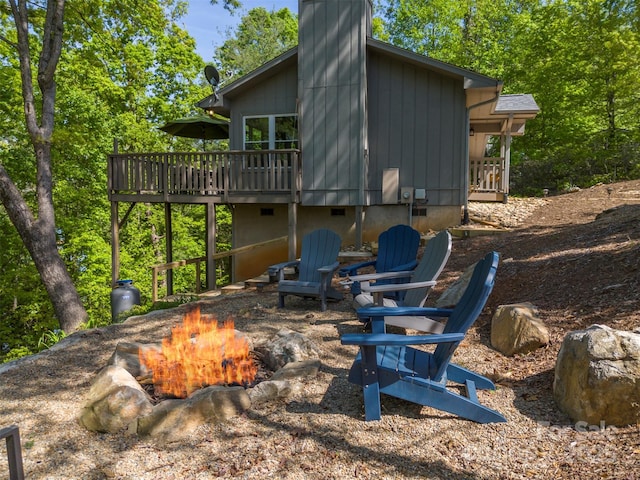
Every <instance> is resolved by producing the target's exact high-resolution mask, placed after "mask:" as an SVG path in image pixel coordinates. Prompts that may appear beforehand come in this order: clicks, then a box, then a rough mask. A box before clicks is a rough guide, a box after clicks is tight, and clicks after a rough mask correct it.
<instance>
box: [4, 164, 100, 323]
mask: <svg viewBox="0 0 640 480" xmlns="http://www.w3.org/2000/svg"><path fill="white" fill-rule="evenodd" d="M0 201H1V202H2V204H3V205H4V208H5V210H6V212H7V214H8V216H9V218H10V220H11V223H13V225H14V226H15V227H16V230H17V232H18V234H19V235H20V238H21V239H22V242H23V243H24V245H25V247H26V248H27V250H28V251H29V254H30V255H31V258H32V259H33V262H34V264H35V266H36V268H37V270H38V273H39V274H40V278H41V279H42V283H43V284H44V287H45V289H46V290H47V293H48V295H49V299H50V300H51V303H52V305H53V309H54V312H55V314H56V317H57V318H58V322H59V323H60V328H61V329H62V330H64V331H65V332H66V333H70V332H72V331H74V330H77V329H78V327H79V326H80V325H81V324H82V323H84V322H85V321H86V320H87V312H86V310H85V309H84V306H83V305H82V302H81V300H80V296H79V295H78V292H77V291H76V288H75V286H74V284H73V281H72V280H71V276H70V275H69V272H68V271H67V268H66V265H65V264H64V262H63V260H62V257H61V256H60V253H59V252H58V245H57V242H56V234H55V222H54V220H53V215H41V217H40V218H39V219H38V220H35V219H34V217H33V213H32V212H31V210H30V209H29V207H28V205H27V204H26V202H25V201H24V199H23V198H22V195H21V193H20V191H19V190H18V189H17V188H16V186H15V185H14V184H13V182H12V181H11V179H10V178H9V176H8V175H7V172H6V171H5V169H4V168H3V167H2V165H0ZM41 202H42V200H41ZM41 209H42V207H41ZM45 210H48V209H45ZM50 211H51V212H53V208H51V209H50Z"/></svg>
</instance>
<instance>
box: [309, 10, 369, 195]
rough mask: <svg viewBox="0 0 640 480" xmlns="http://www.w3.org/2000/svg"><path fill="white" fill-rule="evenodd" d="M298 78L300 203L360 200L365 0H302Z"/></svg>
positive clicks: (364, 131) (364, 144)
mask: <svg viewBox="0 0 640 480" xmlns="http://www.w3.org/2000/svg"><path fill="white" fill-rule="evenodd" d="M299 7H300V10H299V22H300V28H299V30H298V36H299V37H298V38H299V43H298V77H299V78H298V81H299V94H300V97H301V104H300V106H301V121H300V140H301V145H302V150H303V157H302V161H303V169H302V189H303V191H302V197H301V200H302V204H303V205H314V206H323V205H326V206H329V205H330V206H348V205H363V203H364V190H365V184H364V182H365V179H366V175H365V170H364V167H365V156H366V151H367V149H368V145H367V128H366V125H367V117H366V81H367V70H366V68H367V65H366V48H367V47H366V42H367V36H369V35H370V32H371V4H370V2H368V1H362V0H358V1H353V0H337V1H332V2H323V1H313V2H305V1H301V2H300V4H299Z"/></svg>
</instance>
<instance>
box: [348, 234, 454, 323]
mask: <svg viewBox="0 0 640 480" xmlns="http://www.w3.org/2000/svg"><path fill="white" fill-rule="evenodd" d="M449 255H451V234H450V233H449V232H448V231H446V230H442V231H441V232H439V233H438V234H437V235H436V236H435V237H433V238H432V239H431V240H429V242H428V243H427V246H426V247H425V249H424V252H423V253H422V258H421V259H420V263H419V264H418V266H417V267H416V268H415V270H413V271H410V272H388V273H382V274H369V275H357V276H355V277H353V278H354V279H357V280H359V281H360V288H361V289H362V293H361V294H359V295H356V297H355V298H354V300H353V303H354V306H355V307H356V309H358V311H359V309H361V308H366V307H373V306H384V307H422V306H423V305H424V303H425V302H426V300H427V296H428V295H429V292H430V291H431V288H432V287H433V286H435V284H436V280H437V279H438V276H439V275H440V273H441V272H442V270H443V269H444V266H445V265H446V263H447V260H448V259H449ZM405 274H408V275H410V277H409V279H408V281H406V282H405V283H402V284H388V283H382V284H379V282H378V279H379V278H380V277H382V278H392V277H394V276H397V277H403V276H404V275H405ZM372 280H374V281H375V284H373V285H372V284H370V281H372ZM394 290H395V291H399V292H403V293H404V295H402V300H394V299H391V298H385V296H384V295H385V293H386V292H389V291H394ZM358 318H359V319H360V321H362V322H364V323H366V322H369V317H368V316H367V315H366V314H365V315H364V316H361V315H360V313H358ZM385 325H394V326H397V327H403V328H412V329H414V330H420V331H422V332H429V333H442V330H443V328H444V324H443V323H441V322H439V321H437V320H433V319H429V318H426V317H424V316H419V317H417V316H398V317H396V316H393V317H392V316H389V317H385V322H384V323H383V324H379V323H376V324H375V325H372V327H375V330H372V331H373V333H383V332H384V326H385Z"/></svg>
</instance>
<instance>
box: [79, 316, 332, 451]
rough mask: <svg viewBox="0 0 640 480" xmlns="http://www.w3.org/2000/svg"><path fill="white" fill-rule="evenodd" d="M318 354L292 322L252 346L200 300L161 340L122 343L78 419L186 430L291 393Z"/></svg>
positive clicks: (147, 429) (158, 432)
mask: <svg viewBox="0 0 640 480" xmlns="http://www.w3.org/2000/svg"><path fill="white" fill-rule="evenodd" d="M318 356H319V355H318V349H317V348H316V347H315V345H313V344H312V343H311V342H310V341H309V340H308V339H306V337H304V336H303V335H301V334H300V333H297V332H293V331H288V330H287V331H281V332H278V334H277V335H276V336H275V337H274V338H273V339H271V340H269V341H266V342H264V341H263V342H262V343H261V344H260V345H254V347H253V349H252V348H251V341H250V340H249V338H248V337H247V336H245V335H243V334H242V333H240V332H238V331H237V330H235V329H234V325H233V321H232V320H230V319H229V320H227V321H225V322H223V323H222V325H220V324H219V322H218V321H217V319H216V318H214V317H210V316H204V315H201V314H200V308H199V307H198V306H197V305H196V306H195V307H193V308H192V309H191V310H189V311H188V312H187V314H186V315H185V316H184V318H183V321H182V323H180V324H179V325H176V326H175V327H174V328H173V329H172V331H171V335H170V336H169V337H167V338H164V339H163V340H162V342H161V343H159V344H137V343H121V344H118V346H117V347H116V351H115V352H114V354H113V355H112V357H111V359H110V361H109V362H108V365H107V366H106V367H105V368H104V369H103V370H101V372H100V373H99V374H98V376H97V377H96V379H95V380H94V381H93V383H92V385H91V388H90V390H89V393H88V400H87V402H86V404H85V406H84V408H83V409H82V412H81V413H80V417H79V421H80V423H81V424H82V425H83V426H84V427H86V428H87V429H89V430H91V431H97V432H109V433H115V432H120V431H127V432H128V433H133V434H138V435H150V436H155V437H163V438H165V439H172V438H179V437H181V436H184V435H186V434H188V433H189V432H191V431H193V429H194V428H197V427H198V426H200V425H202V424H204V423H217V422H221V421H225V420H227V419H229V418H231V417H233V416H235V415H238V414H239V413H241V412H244V411H246V410H248V409H249V408H251V407H252V406H255V405H258V404H261V403H263V402H266V401H274V400H277V399H285V398H287V397H288V396H290V395H292V394H293V393H295V392H296V391H297V390H298V389H299V388H297V387H298V386H299V383H300V381H301V380H303V379H304V378H307V377H309V376H312V375H315V374H316V373H317V371H318V368H319V366H320V362H319V360H318ZM296 382H297V384H298V385H296Z"/></svg>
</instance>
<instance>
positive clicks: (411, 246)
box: [338, 225, 420, 297]
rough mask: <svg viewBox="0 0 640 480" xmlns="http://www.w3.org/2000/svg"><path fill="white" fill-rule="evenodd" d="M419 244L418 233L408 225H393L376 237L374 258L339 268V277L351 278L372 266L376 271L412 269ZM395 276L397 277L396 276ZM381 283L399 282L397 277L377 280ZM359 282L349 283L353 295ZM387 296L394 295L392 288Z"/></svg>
mask: <svg viewBox="0 0 640 480" xmlns="http://www.w3.org/2000/svg"><path fill="white" fill-rule="evenodd" d="M419 246H420V233H419V232H418V231H417V230H415V229H413V228H411V227H410V226H409V225H395V226H393V227H391V228H389V229H387V230H385V231H384V232H382V233H381V234H380V236H379V237H378V255H377V257H376V259H375V260H371V261H368V262H361V263H356V264H353V265H349V266H347V267H344V268H341V269H340V271H339V272H338V274H339V275H340V276H341V277H349V279H350V280H353V277H354V276H355V275H358V270H362V269H364V268H365V267H374V268H375V271H376V273H384V272H397V271H406V270H413V269H414V268H415V267H416V265H418V260H417V258H416V257H417V256H418V247H419ZM396 278H397V277H396ZM379 281H380V282H381V283H387V284H388V283H400V281H401V280H397V279H393V278H391V279H383V278H381V279H380V280H379ZM360 292H361V290H360V283H359V282H358V281H353V283H351V293H352V295H353V296H354V297H355V296H356V295H358V294H360ZM386 295H387V296H389V297H395V296H396V295H395V294H394V291H393V290H390V291H388V292H386Z"/></svg>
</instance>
